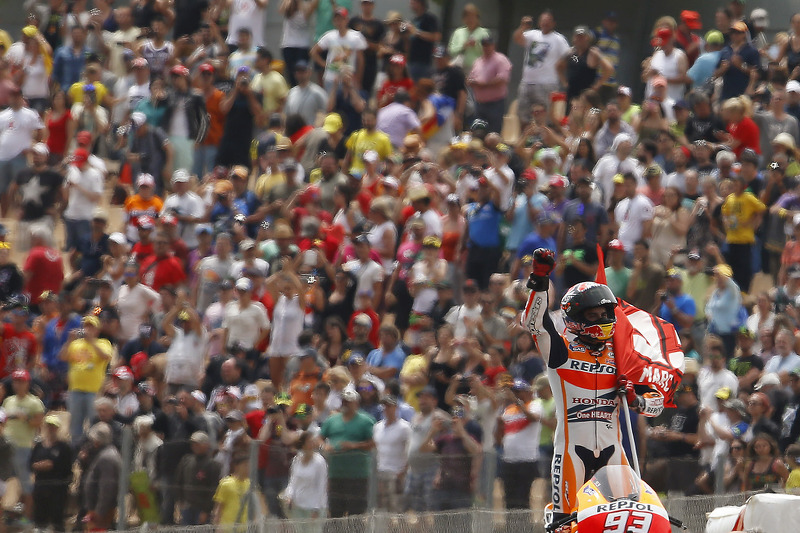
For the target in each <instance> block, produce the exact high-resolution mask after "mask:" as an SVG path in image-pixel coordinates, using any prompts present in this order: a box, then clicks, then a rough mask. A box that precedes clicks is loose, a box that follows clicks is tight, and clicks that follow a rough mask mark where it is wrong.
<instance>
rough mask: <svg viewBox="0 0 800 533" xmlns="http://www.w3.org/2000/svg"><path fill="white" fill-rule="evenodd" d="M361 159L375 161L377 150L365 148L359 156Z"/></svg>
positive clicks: (368, 161) (369, 161)
mask: <svg viewBox="0 0 800 533" xmlns="http://www.w3.org/2000/svg"><path fill="white" fill-rule="evenodd" d="M361 159H363V160H364V161H366V162H367V163H375V162H376V161H377V160H378V152H376V151H375V150H367V151H366V152H364V155H362V156H361Z"/></svg>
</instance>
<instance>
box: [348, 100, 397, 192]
mask: <svg viewBox="0 0 800 533" xmlns="http://www.w3.org/2000/svg"><path fill="white" fill-rule="evenodd" d="M361 124H362V125H363V126H364V127H363V128H362V129H360V130H357V131H354V132H353V133H351V134H350V138H348V139H347V142H346V143H345V146H346V147H347V155H345V157H344V168H348V169H350V173H351V174H358V175H359V176H360V175H361V174H363V173H364V152H366V151H368V150H373V151H375V152H377V154H378V159H379V160H380V161H383V160H385V159H386V158H388V157H389V156H390V155H392V141H391V140H390V139H389V136H388V135H386V134H385V133H383V132H382V131H378V130H377V129H376V127H377V125H378V120H377V116H376V114H375V111H374V110H372V109H366V110H364V112H363V113H362V114H361Z"/></svg>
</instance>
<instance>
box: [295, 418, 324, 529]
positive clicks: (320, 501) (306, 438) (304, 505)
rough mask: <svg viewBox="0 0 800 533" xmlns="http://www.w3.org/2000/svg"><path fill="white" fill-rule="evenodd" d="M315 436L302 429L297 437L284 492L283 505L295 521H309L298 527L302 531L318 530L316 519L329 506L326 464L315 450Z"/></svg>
mask: <svg viewBox="0 0 800 533" xmlns="http://www.w3.org/2000/svg"><path fill="white" fill-rule="evenodd" d="M315 445H316V439H315V438H314V436H313V435H312V433H310V432H308V431H305V432H303V433H302V434H301V435H300V437H299V438H298V440H297V448H298V450H299V453H298V455H296V456H295V458H294V459H293V460H292V466H291V470H290V472H289V484H288V486H287V487H286V491H285V492H284V495H285V498H286V506H287V507H288V508H289V514H290V517H291V518H292V519H294V520H309V519H310V520H312V522H311V524H309V525H307V526H305V527H301V531H302V532H303V533H315V532H318V531H320V524H319V521H320V520H321V519H322V518H324V514H325V509H326V508H327V505H328V465H327V464H326V462H325V458H324V457H322V455H320V454H319V453H318V452H317V451H315V449H314V448H315Z"/></svg>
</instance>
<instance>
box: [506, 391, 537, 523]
mask: <svg viewBox="0 0 800 533" xmlns="http://www.w3.org/2000/svg"><path fill="white" fill-rule="evenodd" d="M503 392H504V393H505V396H506V397H505V398H504V399H505V403H506V406H505V407H504V408H503V411H502V413H501V414H500V420H501V421H502V425H501V427H500V429H501V430H502V432H503V460H502V463H501V466H500V468H501V472H500V478H501V480H502V481H503V492H504V494H505V497H506V509H527V508H528V506H529V505H530V497H531V495H530V491H531V485H532V484H533V480H534V479H536V478H537V477H538V476H539V471H538V468H537V461H538V460H539V435H540V433H541V429H542V424H541V420H542V418H543V411H542V405H541V404H540V403H537V402H534V400H533V388H532V387H531V385H530V383H528V382H527V381H525V380H522V379H519V378H517V379H516V380H514V383H513V385H512V386H511V388H510V389H505V390H504V391H503Z"/></svg>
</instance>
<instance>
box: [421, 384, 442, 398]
mask: <svg viewBox="0 0 800 533" xmlns="http://www.w3.org/2000/svg"><path fill="white" fill-rule="evenodd" d="M423 394H427V395H429V396H438V394H437V392H436V389H434V388H433V387H432V386H430V385H426V386H425V387H422V388H421V389H420V390H419V391H417V396H422V395H423Z"/></svg>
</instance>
